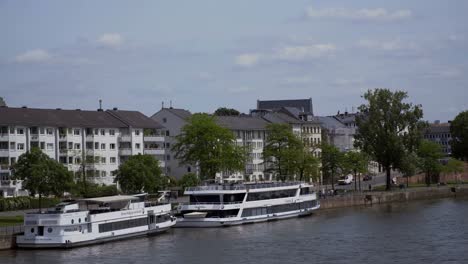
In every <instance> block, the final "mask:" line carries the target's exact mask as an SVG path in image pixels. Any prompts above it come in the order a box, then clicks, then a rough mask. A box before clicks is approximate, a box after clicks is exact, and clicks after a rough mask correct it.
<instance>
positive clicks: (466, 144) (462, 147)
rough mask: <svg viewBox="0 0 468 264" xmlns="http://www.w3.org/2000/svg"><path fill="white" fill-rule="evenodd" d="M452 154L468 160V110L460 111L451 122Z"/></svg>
mask: <svg viewBox="0 0 468 264" xmlns="http://www.w3.org/2000/svg"><path fill="white" fill-rule="evenodd" d="M450 133H451V134H452V140H451V141H450V145H451V147H452V155H453V156H454V157H455V158H458V159H461V160H465V161H468V111H464V112H461V113H459V114H458V115H457V116H456V117H455V119H454V120H453V121H452V122H451V123H450Z"/></svg>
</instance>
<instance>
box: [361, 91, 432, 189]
mask: <svg viewBox="0 0 468 264" xmlns="http://www.w3.org/2000/svg"><path fill="white" fill-rule="evenodd" d="M363 98H364V99H365V100H366V101H367V103H366V104H362V105H361V106H360V107H359V110H360V112H361V115H358V116H357V118H356V123H357V126H358V129H357V133H356V136H355V146H356V147H358V148H360V149H361V150H362V151H363V152H365V153H367V154H368V155H369V156H370V157H371V158H372V159H373V160H375V161H377V162H378V163H380V164H381V165H382V166H383V168H384V169H385V171H386V174H387V179H386V183H387V184H386V185H387V186H386V189H387V190H390V189H391V183H390V178H391V170H392V169H400V168H401V167H402V164H403V160H404V157H405V154H406V153H408V151H409V150H413V149H415V148H416V147H417V145H418V144H417V143H418V141H419V139H420V138H421V137H422V127H423V126H422V125H421V124H422V123H421V118H422V117H423V111H422V108H421V106H420V105H413V104H412V103H407V102H404V100H405V99H406V98H408V95H407V93H406V92H403V91H395V92H392V91H390V90H389V89H375V90H369V91H367V92H366V93H365V94H364V95H363Z"/></svg>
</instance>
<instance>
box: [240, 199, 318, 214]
mask: <svg viewBox="0 0 468 264" xmlns="http://www.w3.org/2000/svg"><path fill="white" fill-rule="evenodd" d="M316 205H317V201H315V200H314V201H306V202H301V203H292V204H280V205H274V206H269V207H257V208H246V209H244V210H243V211H242V217H247V216H257V215H266V214H276V213H284V212H290V211H296V210H301V209H310V208H312V207H314V206H316Z"/></svg>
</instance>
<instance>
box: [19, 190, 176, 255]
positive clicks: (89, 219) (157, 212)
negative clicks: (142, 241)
mask: <svg viewBox="0 0 468 264" xmlns="http://www.w3.org/2000/svg"><path fill="white" fill-rule="evenodd" d="M170 212H171V205H170V204H151V203H149V202H145V195H136V196H129V195H117V196H107V197H99V198H90V199H83V200H79V201H73V202H64V203H60V204H58V205H57V206H56V207H55V208H51V209H49V210H47V211H46V212H42V213H28V214H25V218H24V226H25V228H24V235H20V236H18V237H17V239H16V243H17V246H18V247H20V248H57V247H58V248H60V247H64V248H70V247H75V246H83V245H89V244H96V243H103V242H108V241H113V240H119V239H125V238H131V237H136V236H143V235H151V234H157V233H160V232H163V231H166V230H167V229H169V228H170V227H172V226H174V225H175V223H176V219H175V217H173V216H171V214H170Z"/></svg>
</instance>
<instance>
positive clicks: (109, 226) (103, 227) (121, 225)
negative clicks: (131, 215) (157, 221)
mask: <svg viewBox="0 0 468 264" xmlns="http://www.w3.org/2000/svg"><path fill="white" fill-rule="evenodd" d="M145 225H148V218H147V217H144V218H138V219H131V220H124V221H117V222H112V223H105V224H100V225H99V233H103V232H110V231H114V230H121V229H127V228H132V227H138V226H145Z"/></svg>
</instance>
